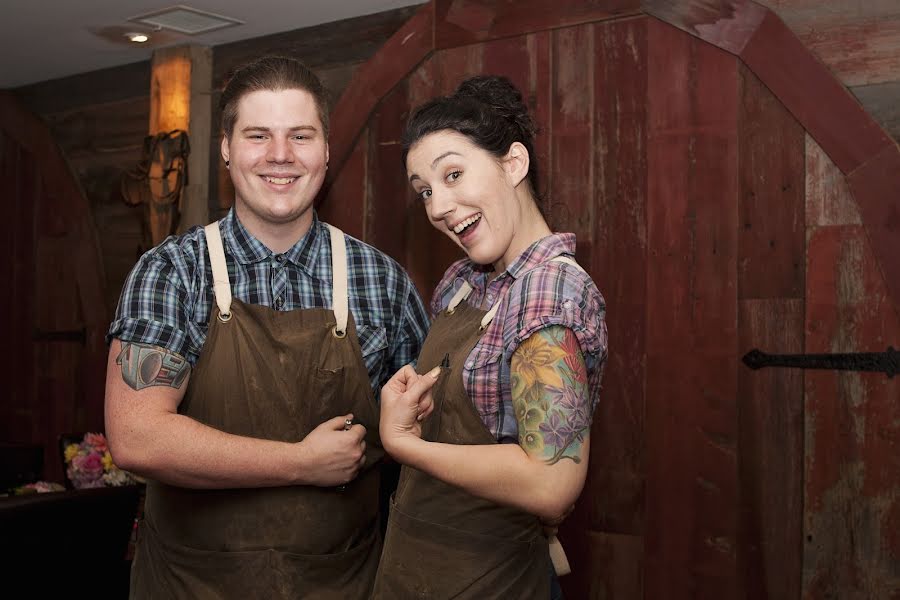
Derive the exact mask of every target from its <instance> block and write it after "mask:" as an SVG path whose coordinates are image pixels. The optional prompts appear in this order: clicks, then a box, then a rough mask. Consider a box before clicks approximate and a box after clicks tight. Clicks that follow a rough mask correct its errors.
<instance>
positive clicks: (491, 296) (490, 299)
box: [487, 294, 494, 302]
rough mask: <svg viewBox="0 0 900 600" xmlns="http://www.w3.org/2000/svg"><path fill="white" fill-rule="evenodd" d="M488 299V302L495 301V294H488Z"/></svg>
mask: <svg viewBox="0 0 900 600" xmlns="http://www.w3.org/2000/svg"><path fill="white" fill-rule="evenodd" d="M487 301H488V302H493V301H494V295H493V294H488V296H487Z"/></svg>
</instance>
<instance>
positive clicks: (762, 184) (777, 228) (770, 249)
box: [738, 67, 806, 298]
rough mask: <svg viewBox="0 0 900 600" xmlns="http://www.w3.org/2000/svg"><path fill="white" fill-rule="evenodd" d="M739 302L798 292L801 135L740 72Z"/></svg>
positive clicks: (794, 295) (778, 106) (802, 245)
mask: <svg viewBox="0 0 900 600" xmlns="http://www.w3.org/2000/svg"><path fill="white" fill-rule="evenodd" d="M741 82H742V90H741V113H740V173H739V177H740V186H741V192H740V205H739V211H740V224H739V232H740V234H739V238H738V240H739V251H740V257H739V259H738V297H739V298H802V297H803V293H804V283H803V273H804V269H805V265H804V263H803V253H804V251H805V248H806V239H805V237H804V232H805V227H804V214H805V206H804V193H805V180H804V164H805V145H806V144H805V133H804V131H803V128H802V127H801V126H800V124H799V123H797V121H796V120H795V119H794V117H793V116H791V114H790V113H789V112H788V111H787V110H786V109H785V108H784V105H782V104H781V102H779V101H778V99H777V98H775V96H773V95H772V93H771V92H770V91H769V90H768V89H767V88H766V87H765V86H764V85H763V84H762V82H761V81H760V80H759V79H758V78H757V77H756V76H755V75H753V73H751V72H750V71H749V70H748V69H747V68H746V67H742V68H741Z"/></svg>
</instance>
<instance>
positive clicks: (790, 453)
mask: <svg viewBox="0 0 900 600" xmlns="http://www.w3.org/2000/svg"><path fill="white" fill-rule="evenodd" d="M800 239H801V240H802V239H803V233H802V232H801V234H800ZM801 252H802V251H801ZM800 258H801V260H802V254H801V257H800ZM758 268H760V269H762V268H764V264H759V265H758ZM738 324H739V333H740V348H741V351H742V352H745V351H749V350H750V349H752V348H759V349H761V350H763V351H766V352H775V353H788V354H790V353H801V352H803V332H804V301H803V299H802V298H798V299H783V298H771V299H762V300H741V301H740V302H739V316H738ZM738 422H739V432H740V434H739V437H738V471H739V476H740V486H741V488H740V489H741V495H740V528H739V536H738V546H737V562H738V577H739V586H740V587H739V593H738V597H740V598H747V599H748V600H764V599H767V598H770V599H772V600H780V599H781V598H799V597H800V587H801V575H802V567H803V563H802V559H803V527H802V525H803V451H804V450H803V371H801V370H799V369H761V370H759V371H753V370H751V369H748V368H741V369H740V370H739V371H738Z"/></svg>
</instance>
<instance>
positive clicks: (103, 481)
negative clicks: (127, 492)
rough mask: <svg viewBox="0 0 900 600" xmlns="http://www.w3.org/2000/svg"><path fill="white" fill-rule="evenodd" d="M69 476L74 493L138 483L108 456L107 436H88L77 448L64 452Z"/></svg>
mask: <svg viewBox="0 0 900 600" xmlns="http://www.w3.org/2000/svg"><path fill="white" fill-rule="evenodd" d="M65 460H66V476H67V477H68V478H69V481H71V482H72V485H73V486H74V487H75V489H78V490H80V489H85V488H100V487H107V486H120V485H130V484H133V483H137V482H138V481H139V479H138V478H137V477H135V476H134V475H132V474H131V473H129V472H128V471H123V470H122V469H120V468H119V467H117V466H116V465H115V464H114V463H113V460H112V456H111V455H110V453H109V447H108V446H107V444H106V436H105V435H103V434H102V433H86V434H84V439H83V440H82V441H81V442H80V443H77V444H69V445H68V446H66V448H65Z"/></svg>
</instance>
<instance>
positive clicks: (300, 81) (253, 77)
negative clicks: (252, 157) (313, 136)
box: [219, 56, 328, 139]
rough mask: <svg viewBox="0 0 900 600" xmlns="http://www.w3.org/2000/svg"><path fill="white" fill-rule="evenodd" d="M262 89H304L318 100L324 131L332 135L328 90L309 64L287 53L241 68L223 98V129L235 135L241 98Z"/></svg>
mask: <svg viewBox="0 0 900 600" xmlns="http://www.w3.org/2000/svg"><path fill="white" fill-rule="evenodd" d="M260 90H271V91H273V92H280V91H281V90H304V91H306V92H309V93H310V95H312V97H313V100H315V102H316V109H317V110H318V113H319V120H320V121H322V129H323V132H322V133H323V135H324V136H325V138H326V139H327V138H328V91H327V90H326V89H325V86H324V85H322V81H321V80H320V79H319V78H318V77H317V76H316V74H315V73H313V72H312V71H311V70H310V69H309V67H307V66H306V65H304V64H303V63H302V62H300V61H299V60H297V59H295V58H289V57H287V56H264V57H262V58H258V59H256V60H254V61H253V62H250V63H247V64H246V65H243V66H242V67H240V68H238V69H237V70H236V71H235V72H234V74H232V76H231V78H230V79H229V80H228V84H227V85H226V86H225V89H224V90H222V97H221V98H220V99H219V108H220V110H221V111H222V131H224V132H225V135H226V136H228V137H231V133H232V130H233V129H234V124H235V122H236V121H237V116H238V114H237V113H238V102H240V100H241V98H243V97H244V96H245V95H247V94H249V93H251V92H258V91H260Z"/></svg>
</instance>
